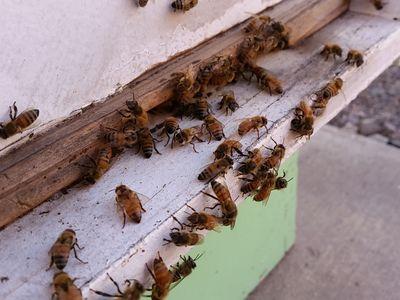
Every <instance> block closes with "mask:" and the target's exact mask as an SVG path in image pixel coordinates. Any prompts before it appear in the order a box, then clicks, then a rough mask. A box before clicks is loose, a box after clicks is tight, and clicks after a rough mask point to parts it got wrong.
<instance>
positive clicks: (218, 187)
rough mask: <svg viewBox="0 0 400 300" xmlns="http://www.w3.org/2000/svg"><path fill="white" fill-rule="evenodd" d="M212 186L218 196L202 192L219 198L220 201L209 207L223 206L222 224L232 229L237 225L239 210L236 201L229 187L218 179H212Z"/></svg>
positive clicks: (216, 198)
mask: <svg viewBox="0 0 400 300" xmlns="http://www.w3.org/2000/svg"><path fill="white" fill-rule="evenodd" d="M211 187H212V189H213V191H214V193H215V195H216V196H217V197H215V196H213V195H211V194H209V193H206V192H203V191H202V193H203V194H204V195H207V196H209V197H211V198H213V199H215V200H217V201H218V203H217V204H215V205H214V207H207V208H209V209H214V208H216V207H217V206H221V212H222V225H224V226H230V227H231V229H233V228H234V227H235V223H236V218H237V214H238V210H237V206H236V203H235V201H233V200H232V196H231V193H230V192H229V189H228V187H227V186H226V185H225V184H222V183H219V182H218V181H216V180H212V181H211Z"/></svg>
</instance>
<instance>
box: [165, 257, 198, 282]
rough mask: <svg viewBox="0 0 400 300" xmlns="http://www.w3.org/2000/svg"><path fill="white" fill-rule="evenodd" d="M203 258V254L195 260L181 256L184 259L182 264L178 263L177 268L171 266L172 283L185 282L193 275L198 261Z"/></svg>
mask: <svg viewBox="0 0 400 300" xmlns="http://www.w3.org/2000/svg"><path fill="white" fill-rule="evenodd" d="M202 256H203V253H202V254H198V255H196V257H195V258H192V257H190V256H187V257H185V256H182V255H181V256H179V257H180V258H181V259H182V263H180V262H178V263H177V264H176V265H175V266H171V269H172V271H171V273H172V276H173V280H172V282H177V281H180V280H183V279H184V278H186V277H188V276H189V275H190V274H192V271H193V270H194V269H195V268H196V267H197V265H196V260H198V259H199V258H200V257H202Z"/></svg>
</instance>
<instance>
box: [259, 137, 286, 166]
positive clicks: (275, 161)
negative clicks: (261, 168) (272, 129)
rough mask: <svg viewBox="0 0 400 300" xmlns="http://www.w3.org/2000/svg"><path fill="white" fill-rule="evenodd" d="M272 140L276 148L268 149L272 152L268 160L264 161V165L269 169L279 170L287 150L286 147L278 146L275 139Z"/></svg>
mask: <svg viewBox="0 0 400 300" xmlns="http://www.w3.org/2000/svg"><path fill="white" fill-rule="evenodd" d="M271 139H272V141H273V142H274V143H275V147H274V148H273V149H271V148H267V149H269V150H271V151H272V152H271V154H270V155H269V156H268V157H267V158H266V159H264V161H263V162H262V164H263V165H265V166H266V167H267V168H268V169H273V168H274V169H278V168H279V165H280V164H281V161H282V159H283V157H284V156H285V152H286V148H285V145H283V144H278V143H277V142H276V141H275V140H274V139H273V138H271Z"/></svg>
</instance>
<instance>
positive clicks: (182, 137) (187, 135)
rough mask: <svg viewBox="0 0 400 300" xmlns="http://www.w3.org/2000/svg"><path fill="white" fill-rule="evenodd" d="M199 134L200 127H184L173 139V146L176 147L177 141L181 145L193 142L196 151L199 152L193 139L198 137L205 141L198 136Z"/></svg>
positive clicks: (198, 139) (199, 139)
mask: <svg viewBox="0 0 400 300" xmlns="http://www.w3.org/2000/svg"><path fill="white" fill-rule="evenodd" d="M199 134H200V129H199V128H198V127H190V128H185V129H182V130H180V131H179V132H178V133H177V134H176V135H175V136H174V138H173V139H172V143H171V148H173V147H174V142H177V143H178V144H179V145H181V146H184V145H186V144H191V145H192V146H193V150H194V152H196V153H198V152H197V150H196V147H195V145H194V142H193V140H194V139H196V140H197V141H199V142H204V141H203V140H202V139H201V138H199V136H198V135H199Z"/></svg>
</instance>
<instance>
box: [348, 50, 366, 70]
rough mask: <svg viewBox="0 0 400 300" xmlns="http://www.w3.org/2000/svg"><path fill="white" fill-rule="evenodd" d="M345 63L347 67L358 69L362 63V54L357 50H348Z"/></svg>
mask: <svg viewBox="0 0 400 300" xmlns="http://www.w3.org/2000/svg"><path fill="white" fill-rule="evenodd" d="M346 62H347V63H348V64H349V65H352V66H357V68H358V67H360V66H361V65H362V64H363V63H364V58H363V55H362V53H360V52H359V51H357V50H350V51H349V53H348V54H347V58H346Z"/></svg>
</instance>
